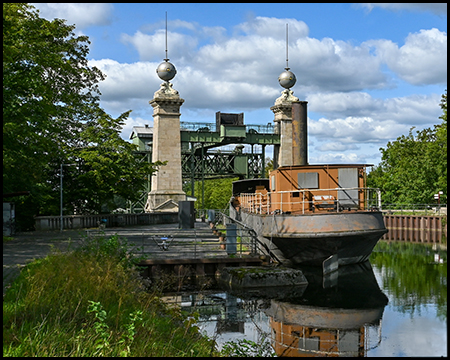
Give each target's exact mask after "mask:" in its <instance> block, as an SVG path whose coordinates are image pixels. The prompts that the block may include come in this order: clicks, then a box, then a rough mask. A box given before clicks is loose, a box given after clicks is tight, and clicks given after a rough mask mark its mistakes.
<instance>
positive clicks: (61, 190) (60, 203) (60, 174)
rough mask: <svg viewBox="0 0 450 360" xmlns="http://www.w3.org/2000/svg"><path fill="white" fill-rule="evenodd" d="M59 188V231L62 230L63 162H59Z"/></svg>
mask: <svg viewBox="0 0 450 360" xmlns="http://www.w3.org/2000/svg"><path fill="white" fill-rule="evenodd" d="M59 189H60V192H61V193H60V197H59V199H60V202H59V208H60V213H59V215H60V224H59V226H60V231H61V232H62V231H63V164H61V167H60V169H59Z"/></svg>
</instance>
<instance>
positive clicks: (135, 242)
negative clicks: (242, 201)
mask: <svg viewBox="0 0 450 360" xmlns="http://www.w3.org/2000/svg"><path fill="white" fill-rule="evenodd" d="M224 216H226V215H224ZM219 231H220V232H221V233H222V237H223V241H221V239H220V238H219V234H218V233H216V234H214V233H213V230H211V229H208V228H206V229H177V228H166V229H149V230H118V229H111V230H109V229H104V230H100V229H95V230H92V229H89V230H86V234H87V237H88V239H93V238H98V237H110V236H113V235H117V236H118V237H119V238H125V239H126V240H127V244H128V249H129V250H128V251H129V252H130V253H132V254H133V255H136V256H140V257H141V258H144V259H200V258H202V259H204V258H221V257H229V256H230V255H233V256H234V257H240V258H242V257H247V256H249V255H252V254H255V250H254V248H255V247H254V244H253V242H252V241H251V240H250V241H249V240H247V237H246V236H245V234H243V233H239V234H238V235H239V236H241V237H240V238H239V239H238V241H237V243H236V244H235V246H234V249H235V250H234V251H232V250H230V249H229V246H227V242H226V230H225V229H224V230H219Z"/></svg>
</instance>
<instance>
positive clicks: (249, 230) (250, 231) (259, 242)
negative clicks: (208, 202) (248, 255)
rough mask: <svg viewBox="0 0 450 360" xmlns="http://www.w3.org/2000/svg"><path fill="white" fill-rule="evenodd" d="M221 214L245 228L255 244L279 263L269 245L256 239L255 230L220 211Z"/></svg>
mask: <svg viewBox="0 0 450 360" xmlns="http://www.w3.org/2000/svg"><path fill="white" fill-rule="evenodd" d="M221 216H223V218H227V219H228V220H230V221H232V222H233V223H235V224H237V225H239V226H241V227H243V228H245V229H246V230H247V231H248V234H249V235H250V236H251V238H252V239H253V241H254V242H255V244H258V245H260V246H261V247H263V248H264V250H265V251H266V252H267V254H268V255H269V256H270V257H271V259H272V260H273V261H275V262H277V263H280V264H281V261H280V260H279V259H278V258H277V256H276V255H275V254H274V253H273V252H272V251H271V250H270V249H269V247H268V246H267V245H266V244H264V243H263V242H262V241H261V240H259V239H258V234H257V233H256V231H255V230H254V229H253V228H251V227H249V226H247V225H246V224H244V223H243V222H241V221H239V220H236V219H233V218H232V217H230V216H228V215H226V214H224V213H221ZM255 248H256V246H255Z"/></svg>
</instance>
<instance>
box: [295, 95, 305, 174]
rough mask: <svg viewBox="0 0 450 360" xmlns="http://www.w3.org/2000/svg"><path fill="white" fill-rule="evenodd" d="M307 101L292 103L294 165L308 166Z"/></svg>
mask: <svg viewBox="0 0 450 360" xmlns="http://www.w3.org/2000/svg"><path fill="white" fill-rule="evenodd" d="M307 104H308V102H307V101H295V102H292V165H293V166H296V165H308V132H307V119H308V116H307Z"/></svg>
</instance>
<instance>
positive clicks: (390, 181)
mask: <svg viewBox="0 0 450 360" xmlns="http://www.w3.org/2000/svg"><path fill="white" fill-rule="evenodd" d="M441 108H442V110H443V112H444V114H443V115H442V116H441V117H440V119H442V120H443V121H442V123H441V124H439V125H435V126H434V128H433V129H431V128H427V129H424V130H422V131H416V134H413V130H414V127H413V128H411V129H410V131H409V134H408V135H407V136H405V135H402V136H400V137H398V138H397V140H396V141H393V142H388V144H387V147H386V148H385V149H384V148H381V149H380V150H381V152H382V157H381V163H380V164H379V165H378V166H376V167H375V168H374V169H373V170H372V171H371V172H370V173H369V174H368V178H367V184H368V186H369V187H377V188H380V189H381V190H382V201H383V202H385V203H396V204H431V203H435V200H434V194H436V193H437V192H438V191H443V193H444V194H443V195H442V196H441V203H445V202H446V201H447V94H444V95H442V101H441Z"/></svg>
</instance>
